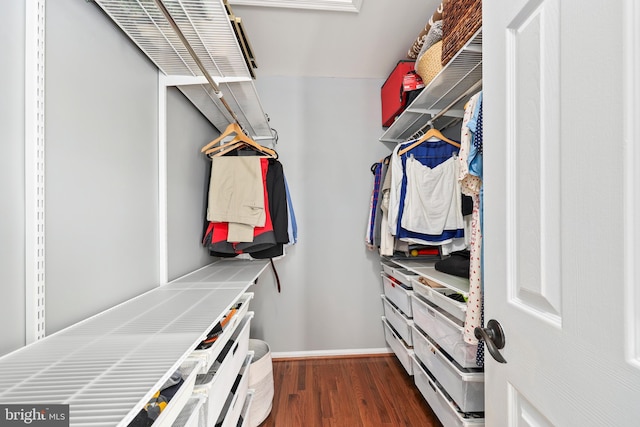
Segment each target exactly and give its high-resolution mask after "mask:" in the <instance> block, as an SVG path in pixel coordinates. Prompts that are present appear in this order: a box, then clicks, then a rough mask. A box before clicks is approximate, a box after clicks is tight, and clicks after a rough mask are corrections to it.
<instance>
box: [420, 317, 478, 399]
mask: <svg viewBox="0 0 640 427" xmlns="http://www.w3.org/2000/svg"><path fill="white" fill-rule="evenodd" d="M412 329H413V351H414V354H415V356H416V358H417V359H418V360H419V361H420V362H422V364H423V365H424V366H425V367H426V368H427V369H428V370H429V372H430V373H431V374H432V375H433V376H434V378H435V379H436V381H437V382H438V383H439V384H440V385H441V386H442V388H444V389H445V390H446V391H447V393H448V394H449V396H450V397H451V398H452V399H453V401H454V402H455V403H456V404H457V405H458V407H459V408H460V410H461V411H462V412H483V411H484V372H482V369H479V368H477V369H465V368H460V367H459V366H456V365H457V364H456V363H455V362H453V361H452V360H449V358H448V357H447V356H445V355H444V354H442V352H441V351H440V350H439V349H438V347H437V346H436V345H435V344H433V343H431V342H430V341H429V339H428V338H427V337H425V336H424V335H423V334H422V333H421V332H420V331H419V330H418V329H417V328H415V327H413V328H412Z"/></svg>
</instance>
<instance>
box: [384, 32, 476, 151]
mask: <svg viewBox="0 0 640 427" xmlns="http://www.w3.org/2000/svg"><path fill="white" fill-rule="evenodd" d="M480 80H482V29H480V30H478V32H477V33H476V34H475V35H474V36H473V37H472V38H471V39H470V40H469V41H468V42H467V43H466V45H465V46H464V47H463V48H462V49H461V50H460V51H459V52H458V53H457V54H456V56H454V57H453V59H451V61H449V63H448V64H447V65H446V66H445V67H444V68H443V69H442V71H440V73H438V75H437V76H436V77H435V78H434V79H433V80H432V81H431V82H430V83H429V84H428V85H427V86H426V87H425V88H424V89H423V90H422V92H420V94H419V95H418V96H417V97H416V99H415V100H414V101H413V102H412V103H411V104H410V105H409V106H408V107H407V108H406V109H405V110H404V111H403V112H402V114H400V116H399V117H398V118H397V119H396V121H395V122H393V124H392V125H391V126H390V127H389V128H388V129H387V130H386V131H385V132H384V133H383V134H382V136H381V137H380V141H383V142H393V143H399V142H404V141H406V140H408V139H409V138H411V136H412V135H414V134H415V133H416V132H418V131H419V130H420V129H421V128H422V127H423V126H425V125H426V124H427V122H428V121H429V120H430V119H431V117H433V116H434V115H436V114H438V113H439V112H440V111H442V110H443V109H444V108H445V107H447V106H449V104H451V103H452V102H453V101H455V99H456V98H458V97H459V96H460V95H462V94H464V93H465V92H466V91H467V90H468V89H469V88H471V87H472V86H473V85H474V84H476V83H477V82H478V81H480ZM478 90H480V89H478ZM466 101H467V99H463V100H461V101H459V102H458V103H457V104H456V105H454V106H453V107H452V108H451V109H450V110H449V111H448V112H447V113H446V114H445V115H444V116H442V117H440V118H438V119H437V120H436V123H435V126H436V127H439V125H440V124H442V123H447V122H448V121H449V120H451V117H462V115H463V112H464V111H463V110H464V103H465V102H466Z"/></svg>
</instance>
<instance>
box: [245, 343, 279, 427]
mask: <svg viewBox="0 0 640 427" xmlns="http://www.w3.org/2000/svg"><path fill="white" fill-rule="evenodd" d="M249 350H251V351H253V352H254V356H253V361H252V362H251V365H249V388H250V389H253V390H255V392H254V394H253V401H252V403H251V407H250V408H249V417H248V420H249V427H257V426H259V425H260V423H262V422H263V421H264V420H265V419H266V418H267V417H268V416H269V413H270V412H271V407H272V405H273V365H272V362H271V349H270V348H269V344H267V343H266V342H264V341H261V340H256V339H250V340H249Z"/></svg>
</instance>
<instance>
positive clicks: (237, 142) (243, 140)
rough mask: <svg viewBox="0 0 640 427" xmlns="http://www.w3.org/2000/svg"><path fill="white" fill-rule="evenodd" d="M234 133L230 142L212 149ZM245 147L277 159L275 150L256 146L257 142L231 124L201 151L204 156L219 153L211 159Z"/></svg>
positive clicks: (235, 124) (237, 126)
mask: <svg viewBox="0 0 640 427" xmlns="http://www.w3.org/2000/svg"><path fill="white" fill-rule="evenodd" d="M234 133H235V134H236V136H235V137H234V138H233V139H232V140H231V141H228V142H226V143H224V144H222V145H219V146H217V147H213V146H214V145H215V144H217V143H218V142H220V141H222V140H223V139H224V138H226V137H227V136H229V135H232V134H234ZM246 145H248V146H250V147H251V148H253V149H254V150H256V151H259V152H261V153H262V154H265V155H266V156H269V157H273V158H278V153H276V151H275V150H272V149H270V148H267V147H264V146H262V145H260V144H258V143H257V142H255V141H254V140H253V139H251V138H249V137H248V136H247V135H245V133H244V132H243V131H242V129H241V128H240V126H239V125H238V124H237V123H231V124H230V125H229V126H227V128H226V129H225V130H224V132H222V134H221V135H220V136H219V137H217V138H216V139H214V140H213V141H211V142H210V143H208V144H207V145H205V146H204V147H202V150H201V151H203V152H204V153H205V154H206V155H210V154H212V153H215V152H216V151H219V153H217V154H214V156H211V157H218V156H222V155H224V154H227V153H228V152H230V151H232V150H235V149H238V148H240V147H242V146H246ZM211 147H213V148H211Z"/></svg>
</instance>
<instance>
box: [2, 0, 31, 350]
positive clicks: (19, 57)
mask: <svg viewBox="0 0 640 427" xmlns="http://www.w3.org/2000/svg"><path fill="white" fill-rule="evenodd" d="M0 16H2V17H3V21H4V22H3V24H2V26H0V38H1V39H2V40H4V41H5V42H4V43H2V44H1V45H0V93H2V96H0V132H1V135H2V143H1V144H0V146H1V147H2V155H0V218H2V220H1V221H0V242H1V246H0V289H2V298H0V325H3V328H2V331H1V332H0V355H1V354H4V353H7V352H9V351H10V350H13V349H16V348H18V347H20V346H22V345H24V342H25V340H24V332H25V330H24V328H25V322H24V313H25V303H24V295H25V292H24V280H25V279H24V262H25V257H24V250H25V246H24V232H25V229H24V58H25V56H24V20H25V6H24V3H23V2H18V1H8V2H7V1H3V2H0ZM9 41H11V42H9ZM7 325H11V327H7Z"/></svg>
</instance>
